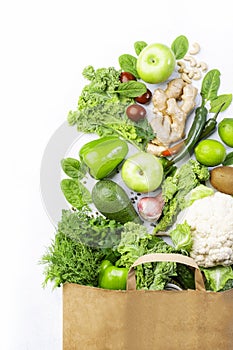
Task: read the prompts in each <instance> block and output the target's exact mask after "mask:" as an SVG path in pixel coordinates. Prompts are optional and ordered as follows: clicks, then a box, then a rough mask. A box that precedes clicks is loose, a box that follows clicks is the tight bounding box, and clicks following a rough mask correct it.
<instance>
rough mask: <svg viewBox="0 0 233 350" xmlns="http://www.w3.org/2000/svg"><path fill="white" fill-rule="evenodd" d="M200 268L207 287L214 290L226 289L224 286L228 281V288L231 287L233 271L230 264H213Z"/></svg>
mask: <svg viewBox="0 0 233 350" xmlns="http://www.w3.org/2000/svg"><path fill="white" fill-rule="evenodd" d="M201 270H202V271H203V272H204V275H205V278H206V286H207V288H208V289H210V290H212V291H214V292H218V291H220V290H226V289H225V286H226V284H227V283H228V282H230V281H231V283H230V285H229V289H230V288H232V284H233V283H232V281H233V271H232V268H231V266H215V267H209V268H202V269H201Z"/></svg>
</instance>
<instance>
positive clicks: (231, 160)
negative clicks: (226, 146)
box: [222, 152, 233, 165]
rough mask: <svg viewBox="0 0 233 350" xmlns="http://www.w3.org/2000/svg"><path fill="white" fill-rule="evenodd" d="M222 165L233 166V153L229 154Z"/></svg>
mask: <svg viewBox="0 0 233 350" xmlns="http://www.w3.org/2000/svg"><path fill="white" fill-rule="evenodd" d="M222 165H233V152H230V153H228V154H227V156H226V158H225V160H224V162H223V163H222Z"/></svg>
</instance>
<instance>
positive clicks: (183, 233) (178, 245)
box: [170, 221, 193, 252]
mask: <svg viewBox="0 0 233 350" xmlns="http://www.w3.org/2000/svg"><path fill="white" fill-rule="evenodd" d="M170 237H171V239H172V242H173V243H174V245H175V249H177V250H185V251H186V252H190V250H191V248H192V245H193V240H192V234H191V229H190V226H189V225H188V223H187V221H184V223H182V224H177V225H176V228H175V229H174V230H172V231H171V232H170Z"/></svg>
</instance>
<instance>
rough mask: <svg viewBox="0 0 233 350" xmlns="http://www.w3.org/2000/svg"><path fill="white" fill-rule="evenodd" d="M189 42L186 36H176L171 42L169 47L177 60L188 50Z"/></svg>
mask: <svg viewBox="0 0 233 350" xmlns="http://www.w3.org/2000/svg"><path fill="white" fill-rule="evenodd" d="M188 48H189V42H188V39H187V38H186V36H184V35H180V36H178V37H177V38H176V39H175V40H174V41H173V43H172V45H171V49H172V51H173V52H174V55H175V57H176V59H177V60H180V59H181V58H183V57H184V56H185V55H186V53H187V52H188Z"/></svg>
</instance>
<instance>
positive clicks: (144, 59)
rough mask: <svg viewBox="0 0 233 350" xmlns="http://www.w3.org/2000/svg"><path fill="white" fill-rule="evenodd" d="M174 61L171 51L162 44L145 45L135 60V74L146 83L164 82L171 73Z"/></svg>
mask: <svg viewBox="0 0 233 350" xmlns="http://www.w3.org/2000/svg"><path fill="white" fill-rule="evenodd" d="M175 65H176V59H175V55H174V53H173V51H172V50H171V49H170V48H169V47H168V46H166V45H164V44H159V43H156V44H151V45H147V46H146V47H145V48H144V49H143V50H142V51H141V52H140V54H139V56H138V59H137V72H138V74H139V76H140V78H141V79H143V80H144V81H145V82H147V83H151V84H158V83H161V82H163V81H166V80H167V79H168V78H169V77H170V75H171V74H172V73H173V71H174V69H175Z"/></svg>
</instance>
